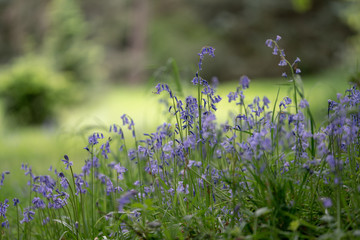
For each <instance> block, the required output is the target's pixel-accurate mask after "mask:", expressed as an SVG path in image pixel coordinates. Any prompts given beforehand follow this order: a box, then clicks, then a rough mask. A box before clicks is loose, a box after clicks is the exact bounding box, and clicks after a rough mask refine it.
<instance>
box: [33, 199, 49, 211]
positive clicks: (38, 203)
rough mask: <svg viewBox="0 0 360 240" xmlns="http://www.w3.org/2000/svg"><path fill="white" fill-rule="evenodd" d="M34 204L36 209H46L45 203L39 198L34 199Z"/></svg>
mask: <svg viewBox="0 0 360 240" xmlns="http://www.w3.org/2000/svg"><path fill="white" fill-rule="evenodd" d="M32 204H33V205H34V207H35V209H37V208H45V207H46V205H45V203H44V201H43V200H42V199H41V198H39V197H34V198H33V200H32Z"/></svg>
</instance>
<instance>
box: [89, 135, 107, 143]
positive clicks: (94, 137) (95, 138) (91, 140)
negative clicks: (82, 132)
mask: <svg viewBox="0 0 360 240" xmlns="http://www.w3.org/2000/svg"><path fill="white" fill-rule="evenodd" d="M103 138H104V135H103V134H102V133H93V135H91V136H89V138H88V142H89V145H96V144H98V143H99V141H98V139H103Z"/></svg>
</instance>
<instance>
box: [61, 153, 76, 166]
mask: <svg viewBox="0 0 360 240" xmlns="http://www.w3.org/2000/svg"><path fill="white" fill-rule="evenodd" d="M61 161H62V162H64V164H65V165H66V168H65V169H69V167H70V166H72V165H73V163H72V162H70V161H69V157H68V155H64V159H61Z"/></svg>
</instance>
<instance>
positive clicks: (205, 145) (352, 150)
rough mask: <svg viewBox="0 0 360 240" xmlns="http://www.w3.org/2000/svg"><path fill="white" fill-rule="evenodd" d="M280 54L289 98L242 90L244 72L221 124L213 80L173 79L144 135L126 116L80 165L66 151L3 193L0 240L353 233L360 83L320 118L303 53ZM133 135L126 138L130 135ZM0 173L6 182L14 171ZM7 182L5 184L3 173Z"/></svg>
mask: <svg viewBox="0 0 360 240" xmlns="http://www.w3.org/2000/svg"><path fill="white" fill-rule="evenodd" d="M280 39H281V38H280V37H279V36H277V37H276V39H275V40H271V39H269V40H267V41H266V45H267V46H268V47H271V48H272V49H273V54H275V55H278V56H279V57H280V62H279V65H280V66H288V67H289V71H288V72H287V73H286V72H285V73H284V74H283V76H284V77H286V78H288V79H289V82H288V84H287V85H289V87H290V88H291V89H292V91H291V97H289V96H285V97H281V96H280V95H279V92H278V94H277V97H276V99H275V100H274V103H273V108H272V109H271V108H270V100H269V99H268V98H267V97H263V98H262V99H260V98H259V97H255V98H254V99H253V100H251V101H248V99H246V97H245V93H246V90H247V89H248V88H249V86H250V79H249V78H248V77H247V76H243V77H241V79H240V84H239V86H238V87H237V89H235V90H234V91H233V92H230V93H229V94H228V96H227V99H228V101H229V103H230V104H233V106H234V107H233V109H234V117H233V119H231V120H230V121H228V122H226V123H223V124H218V123H217V121H216V117H215V114H214V113H215V111H216V110H217V104H218V103H219V102H220V101H223V99H222V97H220V96H219V95H217V94H216V86H217V82H213V83H212V84H209V83H208V82H207V81H206V80H205V79H203V78H202V77H201V68H202V60H203V58H204V57H205V56H206V55H210V56H212V57H214V56H215V55H214V52H215V49H213V48H211V47H204V48H203V49H202V50H201V52H200V53H199V57H200V61H199V68H198V72H197V73H196V74H195V77H194V78H193V80H192V84H193V85H194V87H195V88H197V93H196V97H193V96H188V97H186V98H185V99H180V98H178V97H177V96H176V95H175V94H174V93H173V91H172V90H171V89H170V87H169V86H168V85H167V84H165V83H159V84H158V85H157V86H156V92H155V93H156V94H164V93H163V92H165V94H166V95H167V96H168V97H169V98H168V101H169V108H168V112H169V114H170V116H171V119H170V121H169V122H166V123H164V124H163V125H161V126H159V127H158V128H157V129H156V131H155V132H153V133H151V134H143V135H142V136H141V137H140V134H139V133H138V132H137V131H136V129H135V122H134V120H133V119H132V118H131V117H130V116H128V115H126V114H124V115H123V116H122V117H121V120H122V123H120V124H113V125H111V126H110V129H109V130H110V131H109V133H107V135H105V134H104V133H97V132H96V133H94V134H92V135H91V136H89V138H88V144H87V146H85V147H84V150H83V151H86V152H87V154H88V157H87V159H86V160H85V162H84V166H83V167H82V170H81V171H80V172H78V173H76V172H74V171H73V168H72V166H73V162H72V161H71V160H72V159H71V157H69V156H67V155H64V158H63V160H62V162H63V163H64V168H65V169H61V170H56V169H49V171H50V173H49V174H48V175H36V174H35V173H34V172H33V170H32V168H31V167H30V166H28V165H23V166H22V169H23V170H25V175H26V176H27V177H28V178H29V180H28V185H27V187H28V190H27V195H25V196H23V197H22V198H20V197H17V196H4V197H2V198H3V199H0V200H1V201H2V202H1V203H0V204H1V205H0V217H1V222H2V232H1V234H0V239H1V238H3V239H10V238H13V237H18V239H32V238H34V239H95V238H98V239H204V238H207V239H317V238H318V239H355V238H356V237H359V235H360V226H359V216H360V213H359V204H360V197H359V190H360V188H359V142H358V141H359V116H360V115H359V103H360V91H359V90H357V89H356V88H355V87H353V88H351V89H349V90H348V91H346V92H345V94H343V95H342V94H338V98H337V100H336V101H332V100H329V102H328V106H329V107H328V116H326V119H327V120H326V122H325V123H324V124H322V125H319V126H318V125H316V124H315V122H314V118H313V117H312V112H311V111H310V109H309V104H308V102H307V101H306V100H305V98H304V92H303V90H302V87H301V78H300V75H299V74H300V72H301V71H300V69H299V68H298V67H297V65H298V64H299V62H300V59H298V58H297V59H296V60H295V61H294V62H293V63H291V62H289V61H288V60H287V59H286V57H285V53H284V51H283V50H282V49H281V48H280V45H279V41H280ZM126 131H129V132H130V133H131V136H130V139H125V137H124V136H125V133H126ZM8 174H9V173H8V172H3V174H2V178H1V185H3V184H4V179H5V178H8V176H7V175H8ZM5 180H6V179H5Z"/></svg>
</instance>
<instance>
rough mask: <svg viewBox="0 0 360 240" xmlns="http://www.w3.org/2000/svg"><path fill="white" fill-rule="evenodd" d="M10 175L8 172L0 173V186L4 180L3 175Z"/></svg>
mask: <svg viewBox="0 0 360 240" xmlns="http://www.w3.org/2000/svg"><path fill="white" fill-rule="evenodd" d="M7 174H10V172H9V171H5V172H2V173H1V180H0V186H2V185H4V179H5V175H7Z"/></svg>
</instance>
